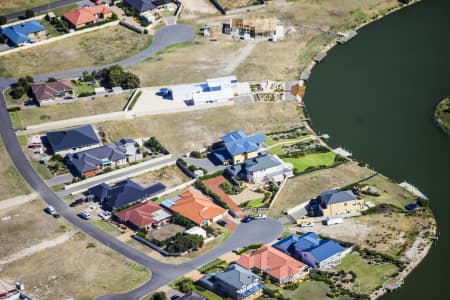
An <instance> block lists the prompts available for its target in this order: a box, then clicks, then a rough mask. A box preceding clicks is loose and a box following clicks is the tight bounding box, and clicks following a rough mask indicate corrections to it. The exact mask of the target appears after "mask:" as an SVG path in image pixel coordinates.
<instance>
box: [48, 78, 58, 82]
mask: <svg viewBox="0 0 450 300" xmlns="http://www.w3.org/2000/svg"><path fill="white" fill-rule="evenodd" d="M56 81H58V80H57V79H56V78H55V77H49V78H48V79H47V82H56Z"/></svg>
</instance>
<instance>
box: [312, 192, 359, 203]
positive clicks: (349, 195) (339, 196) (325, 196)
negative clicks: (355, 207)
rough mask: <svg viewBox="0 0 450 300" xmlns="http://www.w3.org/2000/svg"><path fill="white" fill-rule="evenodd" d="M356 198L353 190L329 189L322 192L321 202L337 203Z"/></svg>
mask: <svg viewBox="0 0 450 300" xmlns="http://www.w3.org/2000/svg"><path fill="white" fill-rule="evenodd" d="M355 199H356V196H355V194H353V192H352V191H350V190H348V191H340V190H337V189H336V190H328V191H325V192H323V193H321V194H320V202H321V203H323V204H327V205H328V204H335V203H341V202H347V201H353V200H355Z"/></svg>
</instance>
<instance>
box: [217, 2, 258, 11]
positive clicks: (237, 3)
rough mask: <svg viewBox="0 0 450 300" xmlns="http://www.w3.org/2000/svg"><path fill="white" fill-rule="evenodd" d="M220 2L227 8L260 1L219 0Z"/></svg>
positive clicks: (244, 5)
mask: <svg viewBox="0 0 450 300" xmlns="http://www.w3.org/2000/svg"><path fill="white" fill-rule="evenodd" d="M218 2H219V3H220V4H221V5H222V7H223V8H225V9H226V10H229V9H233V8H240V7H246V6H249V5H254V4H258V3H259V1H258V0H219V1H218Z"/></svg>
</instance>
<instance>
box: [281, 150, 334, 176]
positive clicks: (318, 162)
mask: <svg viewBox="0 0 450 300" xmlns="http://www.w3.org/2000/svg"><path fill="white" fill-rule="evenodd" d="M335 157H336V154H334V152H326V153H314V154H309V155H305V156H303V157H300V158H285V159H284V161H285V162H287V163H290V164H292V166H293V167H294V169H296V171H297V172H303V171H305V170H306V169H308V168H310V167H320V166H327V167H328V166H331V165H333V164H334V158H335Z"/></svg>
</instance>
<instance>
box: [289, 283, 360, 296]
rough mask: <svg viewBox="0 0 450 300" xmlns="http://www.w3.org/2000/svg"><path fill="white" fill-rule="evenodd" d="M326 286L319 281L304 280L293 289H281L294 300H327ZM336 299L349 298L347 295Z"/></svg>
mask: <svg viewBox="0 0 450 300" xmlns="http://www.w3.org/2000/svg"><path fill="white" fill-rule="evenodd" d="M328 291H329V288H328V286H327V285H326V284H325V283H324V282H321V281H304V282H302V283H300V286H299V287H298V289H296V290H294V291H289V290H283V294H284V296H285V297H287V298H290V299H295V300H313V299H314V300H329V299H330V298H328V297H327V292H328ZM336 299H338V300H347V299H351V298H349V297H338V298H336Z"/></svg>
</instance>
